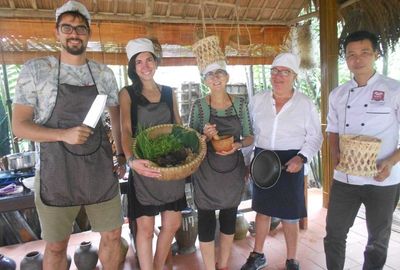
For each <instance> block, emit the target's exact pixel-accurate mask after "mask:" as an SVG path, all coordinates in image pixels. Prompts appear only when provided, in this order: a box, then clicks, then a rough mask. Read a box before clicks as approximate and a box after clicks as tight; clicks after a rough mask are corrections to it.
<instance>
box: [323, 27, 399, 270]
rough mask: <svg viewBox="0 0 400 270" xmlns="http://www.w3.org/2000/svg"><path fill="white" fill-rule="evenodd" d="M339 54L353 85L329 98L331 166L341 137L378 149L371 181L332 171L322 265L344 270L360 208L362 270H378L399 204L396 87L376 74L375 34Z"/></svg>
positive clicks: (361, 34)
mask: <svg viewBox="0 0 400 270" xmlns="http://www.w3.org/2000/svg"><path fill="white" fill-rule="evenodd" d="M343 48H344V52H345V58H346V63H347V66H348V68H349V70H350V71H351V72H352V74H353V79H352V80H350V81H348V82H346V83H345V84H343V85H341V86H339V87H337V88H335V89H334V90H333V91H332V92H331V93H330V95H329V112H328V126H327V129H326V131H327V132H328V133H329V143H330V149H331V158H332V160H333V162H334V166H335V167H336V165H338V163H339V161H340V150H339V137H340V135H342V134H354V135H366V136H372V137H375V138H378V139H380V140H381V141H382V143H381V147H380V150H379V153H378V156H377V168H378V172H377V174H376V175H375V176H373V177H366V176H355V175H351V174H346V173H345V172H342V171H339V170H337V169H335V171H334V175H333V182H332V187H331V191H330V198H329V205H328V213H327V218H326V237H325V238H324V247H325V254H326V264H327V268H328V269H329V270H332V269H334V270H338V269H343V267H344V263H345V251H346V238H347V233H348V231H349V229H350V227H351V226H352V225H353V222H354V219H355V217H356V215H357V212H358V210H359V208H360V206H361V204H363V205H364V206H365V211H366V225H367V229H368V243H367V245H366V247H365V251H364V265H363V269H382V268H383V266H384V264H385V261H386V255H387V248H388V243H389V238H390V232H391V225H392V218H393V211H394V210H395V208H396V205H397V203H398V200H399V189H400V188H399V186H400V184H399V183H400V165H399V164H398V161H399V160H400V151H399V150H398V139H399V122H400V83H399V82H398V81H396V80H393V79H391V78H388V77H385V76H383V75H381V74H378V72H377V71H376V70H375V68H374V66H375V61H376V59H377V58H378V56H379V44H378V38H377V37H376V36H375V35H374V34H372V33H370V32H367V31H357V32H354V33H352V34H349V35H348V36H347V38H346V39H345V41H344V44H343Z"/></svg>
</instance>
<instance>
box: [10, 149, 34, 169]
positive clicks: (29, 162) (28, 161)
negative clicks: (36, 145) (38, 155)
mask: <svg viewBox="0 0 400 270" xmlns="http://www.w3.org/2000/svg"><path fill="white" fill-rule="evenodd" d="M6 157H7V161H8V169H9V170H20V169H26V168H32V167H34V166H35V160H36V159H35V152H34V151H30V152H22V153H16V154H11V155H7V156H6Z"/></svg>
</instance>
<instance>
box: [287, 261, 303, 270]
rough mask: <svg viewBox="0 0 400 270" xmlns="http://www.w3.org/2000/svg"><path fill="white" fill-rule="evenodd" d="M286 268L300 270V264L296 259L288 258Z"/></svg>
mask: <svg viewBox="0 0 400 270" xmlns="http://www.w3.org/2000/svg"><path fill="white" fill-rule="evenodd" d="M285 269H286V270H300V264H299V262H298V261H296V260H294V259H290V260H286V268H285Z"/></svg>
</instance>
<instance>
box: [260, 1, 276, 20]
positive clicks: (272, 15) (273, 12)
mask: <svg viewBox="0 0 400 270" xmlns="http://www.w3.org/2000/svg"><path fill="white" fill-rule="evenodd" d="M265 3H266V2H265ZM265 3H264V5H265ZM281 3H282V1H279V2H278V4H277V5H276V6H275V8H274V11H272V13H271V16H269V19H270V20H272V18H273V17H274V15H275V13H276V11H277V10H278V8H279V7H280V6H281ZM261 11H262V9H261V10H260V13H258V16H257V17H258V18H259V17H260V14H261Z"/></svg>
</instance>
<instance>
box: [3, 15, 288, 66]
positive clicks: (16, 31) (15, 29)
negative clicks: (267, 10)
mask: <svg viewBox="0 0 400 270" xmlns="http://www.w3.org/2000/svg"><path fill="white" fill-rule="evenodd" d="M54 26H55V22H54V21H38V20H18V21H16V20H12V19H1V18H0V33H1V36H2V38H3V39H2V40H0V42H1V45H2V47H3V51H5V53H8V52H9V53H10V55H12V56H15V57H16V62H18V63H20V62H21V61H22V60H20V58H19V57H18V56H17V54H15V53H14V52H18V53H21V54H22V52H24V51H26V50H27V48H28V47H30V48H31V49H30V50H32V47H36V48H37V49H36V50H38V51H40V50H43V52H33V51H31V52H29V53H31V54H32V55H35V54H40V55H46V53H49V52H46V50H47V51H51V50H54V48H58V47H59V44H58V42H57V41H56V38H55V36H54V31H53V30H54ZM197 26H198V25H197ZM150 28H151V31H149V24H147V23H135V24H132V23H112V22H103V23H97V24H92V25H91V31H92V35H91V38H90V43H89V48H90V49H89V51H93V50H105V53H110V52H113V53H114V52H115V53H123V54H124V53H125V46H126V44H127V42H128V41H129V40H130V39H133V38H137V37H143V36H148V35H151V36H155V37H157V38H158V40H159V41H160V43H161V44H170V45H180V46H185V47H186V46H191V45H192V44H193V43H194V42H195V38H194V35H193V33H194V31H197V28H196V26H194V25H192V24H180V25H176V24H152V25H151V27H150ZM239 29H240V31H241V32H243V33H249V34H250V36H251V41H252V44H253V45H256V44H259V45H262V46H267V47H268V50H269V48H272V49H273V50H275V51H276V52H278V51H279V48H280V46H281V44H282V43H283V39H284V37H285V36H286V35H287V33H288V31H289V28H288V27H286V26H243V25H242V26H239ZM212 31H213V34H216V35H218V36H219V37H220V40H221V46H222V44H224V46H222V47H225V45H230V43H229V42H230V39H229V37H230V35H231V34H232V25H231V24H229V25H215V26H214V27H213V30H212ZM40 46H44V48H46V49H40ZM261 50H264V49H261ZM113 53H111V55H114V56H115V54H113ZM265 55H269V54H267V53H265ZM29 56H30V54H29V55H28V57H29ZM23 59H28V58H26V57H23ZM105 59H106V61H108V60H110V61H114V60H113V58H110V57H107V58H105ZM239 59H241V58H240V57H239ZM10 61H11V60H10ZM246 61H247V60H246ZM256 61H260V60H256ZM22 62H23V61H22Z"/></svg>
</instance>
